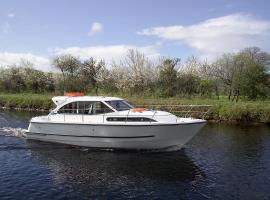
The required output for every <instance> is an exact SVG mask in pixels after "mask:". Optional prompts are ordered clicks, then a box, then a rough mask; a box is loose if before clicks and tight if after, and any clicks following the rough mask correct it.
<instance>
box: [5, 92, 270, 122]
mask: <svg viewBox="0 0 270 200" xmlns="http://www.w3.org/2000/svg"><path fill="white" fill-rule="evenodd" d="M103 95H104V96H105V94H103ZM52 96H53V94H31V93H30V94H29V93H20V94H0V107H7V108H21V109H26V110H49V109H51V108H53V107H54V104H53V102H52V101H51V98H52ZM116 96H118V95H116ZM122 97H123V98H125V99H127V100H128V101H129V102H130V103H131V104H133V105H136V106H137V107H153V105H159V106H162V105H165V106H166V105H211V106H212V109H211V114H210V115H208V119H210V120H216V121H236V122H262V123H270V100H257V101H247V100H243V99H242V100H241V99H240V101H239V102H237V103H236V102H230V101H229V100H228V99H227V97H225V96H223V97H220V98H219V99H218V98H216V97H215V98H202V97H192V98H182V97H173V98H154V97H151V96H148V97H145V96H122Z"/></svg>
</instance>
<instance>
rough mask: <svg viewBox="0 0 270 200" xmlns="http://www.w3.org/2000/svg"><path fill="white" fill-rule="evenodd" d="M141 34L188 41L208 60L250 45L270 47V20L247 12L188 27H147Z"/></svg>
mask: <svg viewBox="0 0 270 200" xmlns="http://www.w3.org/2000/svg"><path fill="white" fill-rule="evenodd" d="M138 34H140V35H146V36H157V37H159V38H162V39H164V40H171V41H176V42H178V43H179V44H186V45H188V46H190V47H192V48H193V49H195V50H198V51H199V52H200V53H201V54H202V55H203V56H206V57H208V58H209V59H213V58H215V57H216V56H219V55H220V54H222V53H224V52H232V51H238V50H240V49H242V48H245V47H248V46H258V47H260V48H263V49H265V50H270V21H266V20H261V19H257V18H255V17H253V16H251V15H246V14H234V15H227V16H224V17H219V18H212V19H209V20H206V21H203V22H201V23H198V24H193V25H189V26H181V25H176V26H160V27H153V28H147V29H143V30H142V31H139V32H138Z"/></svg>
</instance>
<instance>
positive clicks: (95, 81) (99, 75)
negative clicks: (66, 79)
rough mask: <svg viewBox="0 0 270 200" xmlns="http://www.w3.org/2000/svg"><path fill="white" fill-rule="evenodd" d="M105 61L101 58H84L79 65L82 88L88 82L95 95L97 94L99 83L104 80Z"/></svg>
mask: <svg viewBox="0 0 270 200" xmlns="http://www.w3.org/2000/svg"><path fill="white" fill-rule="evenodd" d="M105 71H106V68H105V62H104V61H103V60H101V61H99V62H98V61H96V60H95V59H94V58H89V59H88V60H85V61H84V62H83V64H82V65H81V69H80V73H81V75H82V78H83V82H84V90H86V88H87V87H88V86H89V84H90V85H91V86H92V87H93V88H95V92H96V95H98V87H99V83H101V82H102V81H104V79H105V78H106V77H105Z"/></svg>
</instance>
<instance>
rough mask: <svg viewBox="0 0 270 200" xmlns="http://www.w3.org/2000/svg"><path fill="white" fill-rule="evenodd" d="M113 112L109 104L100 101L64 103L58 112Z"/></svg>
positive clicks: (90, 113) (92, 113)
mask: <svg viewBox="0 0 270 200" xmlns="http://www.w3.org/2000/svg"><path fill="white" fill-rule="evenodd" d="M109 112H113V111H112V110H111V109H110V108H109V107H108V106H106V105H105V104H104V103H102V102H99V101H93V102H89V101H79V102H73V103H69V104H67V105H64V106H63V107H62V108H60V109H59V111H58V113H72V114H89V115H95V114H103V113H109Z"/></svg>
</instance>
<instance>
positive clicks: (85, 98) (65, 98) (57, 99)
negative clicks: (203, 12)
mask: <svg viewBox="0 0 270 200" xmlns="http://www.w3.org/2000/svg"><path fill="white" fill-rule="evenodd" d="M114 100H123V99H121V98H118V97H104V96H78V97H68V96H55V97H53V98H52V101H53V102H54V103H55V104H56V105H60V104H62V103H64V102H75V101H114Z"/></svg>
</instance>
